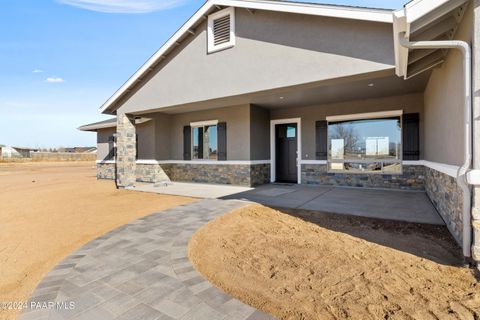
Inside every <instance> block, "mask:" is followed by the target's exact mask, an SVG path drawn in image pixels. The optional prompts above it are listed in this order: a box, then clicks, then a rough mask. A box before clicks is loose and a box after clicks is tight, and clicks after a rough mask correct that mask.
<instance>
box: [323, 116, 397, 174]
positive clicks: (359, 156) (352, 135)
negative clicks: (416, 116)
mask: <svg viewBox="0 0 480 320" xmlns="http://www.w3.org/2000/svg"><path fill="white" fill-rule="evenodd" d="M401 133H402V132H401V121H400V117H392V118H383V119H365V120H350V121H341V122H330V123H329V124H328V146H329V149H328V161H329V170H330V171H341V172H348V173H375V172H378V173H401V170H402V169H401V152H402V147H401Z"/></svg>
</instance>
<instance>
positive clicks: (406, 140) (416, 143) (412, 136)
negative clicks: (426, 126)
mask: <svg viewBox="0 0 480 320" xmlns="http://www.w3.org/2000/svg"><path fill="white" fill-rule="evenodd" d="M402 130H403V133H402V139H403V141H402V142H403V160H419V159H420V115H419V114H418V113H406V114H404V115H403V123H402Z"/></svg>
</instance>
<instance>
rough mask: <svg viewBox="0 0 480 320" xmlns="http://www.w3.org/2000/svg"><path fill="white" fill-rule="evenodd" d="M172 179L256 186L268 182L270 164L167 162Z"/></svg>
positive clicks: (167, 168)
mask: <svg viewBox="0 0 480 320" xmlns="http://www.w3.org/2000/svg"><path fill="white" fill-rule="evenodd" d="M162 168H163V169H164V170H165V172H166V174H167V175H168V176H169V177H170V179H171V180H172V181H181V182H197V183H214V184H231V185H241V186H257V185H261V184H266V183H269V182H270V164H221V162H219V163H218V164H198V163H167V164H162Z"/></svg>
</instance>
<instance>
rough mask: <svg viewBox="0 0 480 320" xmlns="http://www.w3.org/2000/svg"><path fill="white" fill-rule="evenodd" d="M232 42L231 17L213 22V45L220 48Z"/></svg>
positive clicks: (227, 16)
mask: <svg viewBox="0 0 480 320" xmlns="http://www.w3.org/2000/svg"><path fill="white" fill-rule="evenodd" d="M226 42H230V15H229V14H228V15H226V16H224V17H221V18H218V19H215V20H213V43H214V45H215V46H218V45H220V44H222V43H226Z"/></svg>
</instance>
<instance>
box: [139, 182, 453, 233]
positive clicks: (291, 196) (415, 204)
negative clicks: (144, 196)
mask: <svg viewBox="0 0 480 320" xmlns="http://www.w3.org/2000/svg"><path fill="white" fill-rule="evenodd" d="M135 189H136V190H139V191H145V192H157V193H162V194H170V195H181V196H190V197H197V198H219V199H237V200H247V201H251V202H256V203H260V204H263V205H267V206H271V207H281V208H294V209H304V210H312V211H322V212H330V213H337V214H348V215H355V216H363V217H369V218H378V219H387V220H397V221H407V222H415V223H426V224H437V225H443V224H444V221H443V220H442V218H441V217H440V215H439V214H438V212H437V211H436V209H435V208H434V206H433V205H432V203H431V202H430V199H429V198H428V197H427V195H426V193H425V192H418V191H400V190H384V189H381V190H380V189H366V188H362V189H360V188H346V187H330V186H311V185H297V184H291V185H290V184H288V185H287V184H268V185H263V186H259V187H256V188H248V187H240V186H225V185H211V184H199V183H180V182H174V183H171V184H168V185H165V184H159V185H154V184H138V185H137V186H136V188H135Z"/></svg>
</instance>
